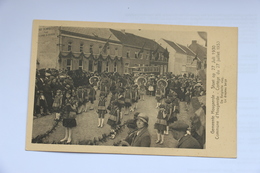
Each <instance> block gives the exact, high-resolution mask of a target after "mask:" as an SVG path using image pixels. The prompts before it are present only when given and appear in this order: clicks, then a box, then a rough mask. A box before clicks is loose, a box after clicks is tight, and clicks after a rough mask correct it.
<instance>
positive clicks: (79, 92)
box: [76, 86, 86, 114]
mask: <svg viewBox="0 0 260 173" xmlns="http://www.w3.org/2000/svg"><path fill="white" fill-rule="evenodd" d="M85 94H86V93H85V92H84V89H83V88H82V86H79V87H78V89H77V90H76V96H77V99H78V110H77V113H78V114H80V113H82V111H83V110H84V109H85V105H84V101H85Z"/></svg>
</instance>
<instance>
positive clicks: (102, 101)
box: [97, 92, 107, 127]
mask: <svg viewBox="0 0 260 173" xmlns="http://www.w3.org/2000/svg"><path fill="white" fill-rule="evenodd" d="M105 95H106V94H105V93H104V92H101V93H100V96H99V102H98V110H97V113H98V127H103V126H104V116H105V114H106V113H107V109H106V101H107V99H106V97H105Z"/></svg>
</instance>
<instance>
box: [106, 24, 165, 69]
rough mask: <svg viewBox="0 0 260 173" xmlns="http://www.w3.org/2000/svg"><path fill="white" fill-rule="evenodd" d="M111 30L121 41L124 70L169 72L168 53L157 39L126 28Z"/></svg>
mask: <svg viewBox="0 0 260 173" xmlns="http://www.w3.org/2000/svg"><path fill="white" fill-rule="evenodd" d="M110 31H111V32H112V33H113V34H114V35H115V36H116V37H117V38H118V39H119V40H120V41H121V43H122V45H123V48H122V56H123V64H124V72H125V73H132V72H141V73H155V74H165V73H166V72H168V55H166V54H165V49H164V48H163V47H162V46H161V45H159V44H158V43H157V42H156V41H154V40H151V39H148V38H145V37H140V36H137V35H134V34H131V33H127V32H125V31H124V30H121V31H118V30H114V29H110Z"/></svg>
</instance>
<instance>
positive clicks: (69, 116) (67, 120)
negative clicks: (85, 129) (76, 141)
mask: <svg viewBox="0 0 260 173" xmlns="http://www.w3.org/2000/svg"><path fill="white" fill-rule="evenodd" d="M76 110H77V102H76V100H75V99H74V98H73V97H72V96H71V92H67V93H66V100H65V107H64V113H63V122H62V125H63V126H64V127H65V137H64V138H63V139H61V140H60V142H64V141H67V143H71V138H72V128H73V127H76V126H77V122H76V119H75V117H76Z"/></svg>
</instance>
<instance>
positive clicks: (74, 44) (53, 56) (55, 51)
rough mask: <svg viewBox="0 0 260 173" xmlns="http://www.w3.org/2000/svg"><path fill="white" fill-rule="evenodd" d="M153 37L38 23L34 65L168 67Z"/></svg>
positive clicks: (121, 68)
mask: <svg viewBox="0 0 260 173" xmlns="http://www.w3.org/2000/svg"><path fill="white" fill-rule="evenodd" d="M164 53H165V49H163V48H162V47H161V46H160V45H159V44H158V43H157V42H155V41H154V40H151V39H148V38H144V37H140V36H136V35H134V34H131V33H125V32H124V31H118V30H114V29H106V28H79V27H40V28H39V37H38V52H37V68H38V69H42V68H55V69H59V70H67V71H70V70H77V69H82V70H83V71H88V72H95V71H97V72H104V71H106V72H118V73H120V74H123V73H132V72H134V71H137V72H138V71H139V72H143V73H149V72H157V73H159V74H164V73H165V72H167V71H168V57H167V56H165V54H164Z"/></svg>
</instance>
